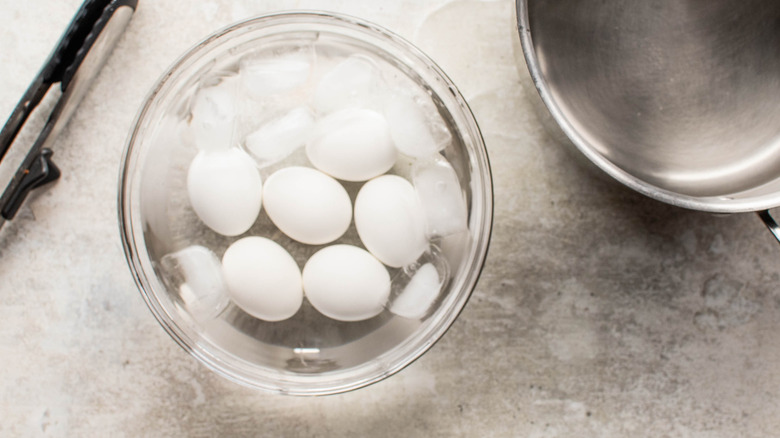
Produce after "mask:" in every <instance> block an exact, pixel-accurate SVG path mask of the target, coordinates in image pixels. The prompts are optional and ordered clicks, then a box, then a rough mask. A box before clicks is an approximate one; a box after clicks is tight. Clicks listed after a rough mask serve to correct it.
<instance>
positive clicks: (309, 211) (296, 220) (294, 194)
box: [263, 167, 352, 245]
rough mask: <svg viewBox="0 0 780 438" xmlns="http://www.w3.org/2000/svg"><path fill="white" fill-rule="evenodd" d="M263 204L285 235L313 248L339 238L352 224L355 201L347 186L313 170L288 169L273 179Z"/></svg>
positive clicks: (275, 174) (265, 191) (269, 180)
mask: <svg viewBox="0 0 780 438" xmlns="http://www.w3.org/2000/svg"><path fill="white" fill-rule="evenodd" d="M263 204H264V206H265V211H266V213H268V217H269V218H271V221H272V222H273V223H274V225H276V226H277V227H278V228H279V229H280V230H281V231H282V232H283V233H284V234H286V235H288V236H290V237H291V238H293V239H295V240H297V241H299V242H301V243H306V244H309V245H322V244H324V243H328V242H332V241H334V240H336V239H338V238H339V237H341V235H342V234H344V232H345V231H347V228H349V224H350V222H351V221H352V202H351V201H350V200H349V195H348V194H347V191H346V190H345V189H344V187H343V186H342V185H341V184H340V183H339V182H338V181H336V180H335V179H333V178H331V177H329V176H328V175H325V174H324V173H322V172H320V171H319V170H315V169H312V168H309V167H287V168H284V169H281V170H277V171H276V172H274V173H273V174H272V175H271V176H269V177H268V179H267V180H266V182H265V185H264V187H263Z"/></svg>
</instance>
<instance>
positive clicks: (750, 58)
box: [516, 0, 780, 240]
mask: <svg viewBox="0 0 780 438" xmlns="http://www.w3.org/2000/svg"><path fill="white" fill-rule="evenodd" d="M516 10H517V25H518V31H519V34H520V40H521V44H522V48H523V53H524V55H525V59H526V64H527V66H528V69H529V71H530V73H531V77H532V79H533V81H534V84H535V86H536V88H537V89H538V91H539V94H540V95H541V97H542V100H543V101H544V103H545V105H546V106H547V108H548V109H549V111H550V113H551V114H552V116H553V118H554V119H555V121H556V122H557V123H558V125H559V126H560V127H561V128H562V129H563V131H564V132H565V133H566V135H567V136H568V137H569V139H571V141H572V142H573V143H574V145H575V146H576V147H577V148H578V149H579V150H580V152H582V153H583V154H584V155H585V156H586V157H587V158H589V159H590V160H591V161H592V162H593V163H595V164H596V165H597V166H598V167H600V168H601V169H602V170H603V171H605V172H606V173H607V174H609V175H611V176H612V177H614V178H615V179H617V180H618V181H620V182H621V183H623V184H625V185H627V186H628V187H630V188H632V189H634V190H636V191H638V192H640V193H643V194H645V195H647V196H650V197H652V198H655V199H658V200H660V201H663V202H667V203H669V204H673V205H676V206H680V207H684V208H689V209H695V210H701V211H708V212H717V213H737V212H746V211H756V212H758V213H759V216H760V217H761V218H762V219H763V220H764V222H765V223H766V224H767V226H768V227H769V229H770V231H772V232H773V234H774V235H775V237H776V238H777V239H778V240H780V228H779V227H778V225H777V224H776V222H775V221H774V220H773V219H772V217H771V215H770V214H769V212H768V209H770V208H773V207H777V206H780V1H777V0H706V1H705V0H604V1H599V2H594V1H585V0H516Z"/></svg>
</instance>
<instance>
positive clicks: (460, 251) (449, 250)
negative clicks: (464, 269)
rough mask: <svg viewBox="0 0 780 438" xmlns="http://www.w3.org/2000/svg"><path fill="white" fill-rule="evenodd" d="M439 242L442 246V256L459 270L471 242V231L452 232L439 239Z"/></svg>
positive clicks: (448, 263)
mask: <svg viewBox="0 0 780 438" xmlns="http://www.w3.org/2000/svg"><path fill="white" fill-rule="evenodd" d="M437 244H438V246H439V248H441V256H442V258H444V259H445V260H446V261H447V265H448V266H450V267H451V268H452V269H453V270H458V269H460V265H461V263H463V260H464V259H465V256H466V254H467V249H468V247H469V245H470V244H471V233H469V232H468V231H461V232H460V233H455V234H450V235H448V236H445V237H442V238H441V239H438V240H437Z"/></svg>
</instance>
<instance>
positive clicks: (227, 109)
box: [190, 77, 236, 150]
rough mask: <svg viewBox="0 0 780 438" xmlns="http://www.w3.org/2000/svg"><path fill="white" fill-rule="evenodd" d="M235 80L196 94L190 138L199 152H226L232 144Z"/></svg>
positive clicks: (229, 80) (229, 79)
mask: <svg viewBox="0 0 780 438" xmlns="http://www.w3.org/2000/svg"><path fill="white" fill-rule="evenodd" d="M235 84H236V82H235V79H234V78H232V77H231V78H228V77H226V78H223V79H222V80H220V81H219V82H218V83H217V84H216V85H212V86H206V87H203V88H201V89H199V90H198V92H197V94H196V95H195V98H194V100H193V104H192V110H191V113H192V119H191V120H190V126H191V128H192V138H193V139H194V142H195V146H197V147H198V149H201V150H218V149H227V148H229V147H231V146H232V143H233V128H234V126H235V119H236V87H235Z"/></svg>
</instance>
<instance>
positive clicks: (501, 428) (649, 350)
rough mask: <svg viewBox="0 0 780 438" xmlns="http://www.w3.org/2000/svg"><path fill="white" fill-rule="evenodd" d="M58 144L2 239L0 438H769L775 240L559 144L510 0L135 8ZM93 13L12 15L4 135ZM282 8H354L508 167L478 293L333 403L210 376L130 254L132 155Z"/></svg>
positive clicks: (0, 71) (165, 1) (776, 311)
mask: <svg viewBox="0 0 780 438" xmlns="http://www.w3.org/2000/svg"><path fill="white" fill-rule="evenodd" d="M140 2H141V5H140V8H139V11H138V13H137V14H136V16H135V17H134V18H133V21H132V23H131V25H130V27H129V29H128V31H127V33H126V35H125V36H124V38H123V39H122V40H121V42H120V43H119V46H118V47H117V49H116V51H115V53H114V55H113V56H112V58H111V59H110V61H109V63H108V65H107V66H106V67H105V69H104V70H103V71H102V73H101V74H100V77H99V78H98V80H97V81H96V82H95V84H94V88H93V89H92V90H91V91H90V93H89V95H87V97H86V99H85V100H84V102H83V103H82V105H81V107H80V108H79V110H78V112H77V113H76V115H75V117H74V118H73V119H72V121H71V123H70V124H69V126H68V127H67V129H66V130H65V131H64V132H63V134H62V136H61V137H60V138H59V140H58V141H57V143H56V144H55V146H54V149H55V154H56V159H57V162H58V164H59V165H60V167H61V169H62V171H63V177H62V178H61V179H60V180H59V181H58V182H57V183H56V185H55V186H54V187H52V188H51V189H49V190H47V191H45V192H44V193H42V194H40V195H39V196H37V197H36V198H35V199H34V200H32V202H29V203H27V204H26V206H25V207H24V209H23V210H22V212H21V213H20V215H19V216H18V218H17V219H16V220H14V221H13V222H10V223H8V224H6V226H5V227H4V228H3V229H2V230H1V231H0V436H79V437H87V436H107V435H110V436H117V437H118V436H231V437H232V436H339V437H342V436H355V437H364V436H375V437H384V436H387V437H390V436H393V437H395V436H409V437H415V436H419V437H431V436H496V437H503V436H507V437H509V436H512V437H514V436H518V437H603V438H612V437H655V438H658V437H707V438H715V437H723V438H732V437H774V436H778V434H779V433H780V432H779V431H780V337H778V333H780V275H778V274H779V273H780V247H778V245H777V243H776V242H775V241H774V240H773V239H772V238H771V237H770V235H769V234H768V233H767V232H766V230H765V229H764V227H763V225H761V223H760V222H759V220H758V219H757V218H756V217H755V215H752V214H741V215H731V216H713V215H709V214H703V213H697V212H690V211H685V210H681V209H678V208H674V207H670V206H667V205H664V204H660V203H658V202H656V201H652V200H650V199H646V198H644V197H642V196H641V195H638V194H635V193H634V192H631V191H629V190H628V189H625V188H623V187H622V186H619V185H617V184H615V183H612V182H610V181H607V180H605V179H603V178H600V177H599V176H597V175H598V174H597V173H593V172H592V171H591V170H590V169H588V168H586V167H583V166H582V165H581V164H578V160H576V159H575V158H574V156H573V155H570V153H569V152H568V151H567V150H566V148H565V147H563V146H562V145H561V144H560V143H559V142H557V141H556V140H554V138H555V136H553V135H551V134H549V133H548V132H547V131H546V130H545V129H544V128H543V123H542V118H540V116H538V115H537V113H536V112H535V109H534V108H536V103H538V97H537V96H536V95H535V94H534V92H533V91H532V90H531V91H529V90H528V87H527V86H524V84H525V85H527V84H528V76H527V73H526V72H525V70H524V69H525V66H524V65H523V64H522V61H516V58H515V56H514V54H513V50H514V49H513V43H514V39H515V38H516V36H515V34H514V29H513V18H512V16H513V13H514V10H513V8H514V2H512V1H508V0H500V1H477V0H453V1H448V0H429V1H416V0H398V1H390V2H388V1H384V2H375V1H370V2H369V1H357V0H340V1H339V0H329V1H325V0H320V1H313V0H311V1H304V0H300V1H293V0H270V1H254V0H252V1H250V0H236V1H228V0H221V1H198V2H184V1H174V0H140ZM79 4H80V1H79V0H35V1H31V2H20V1H13V0H0V20H2V26H0V79H2V84H3V86H2V87H0V116H2V119H3V120H4V119H5V118H6V117H7V115H8V114H9V113H10V111H11V109H12V108H13V105H14V104H15V103H16V101H17V100H18V98H19V97H20V96H21V94H22V92H23V90H24V89H25V88H26V86H27V84H28V82H29V81H30V80H31V79H32V77H33V76H34V74H35V73H36V72H37V69H38V68H39V67H40V65H41V63H42V62H43V60H44V59H45V57H46V56H47V55H48V53H49V51H50V50H51V47H52V46H53V44H54V42H55V41H56V39H57V38H58V37H59V35H60V33H61V32H62V30H63V29H64V27H65V25H66V24H67V23H68V22H69V20H70V18H71V16H72V14H73V13H74V11H75V10H76V9H77V7H78V5H79ZM288 9H325V10H332V11H337V12H341V13H347V14H351V15H356V16H359V17H361V18H364V19H367V20H370V21H374V22H376V23H378V24H380V25H382V26H385V27H387V28H389V29H391V30H393V31H395V32H396V33H398V34H400V35H402V36H403V37H405V38H407V39H409V40H411V41H412V42H413V43H415V44H416V45H418V46H419V47H420V48H421V49H422V50H423V51H425V52H426V53H428V54H429V55H430V56H431V57H432V58H433V59H434V60H435V61H437V62H438V63H439V64H440V66H441V67H442V68H443V69H444V70H445V71H446V72H447V73H448V74H449V75H450V76H451V78H452V79H453V80H454V81H455V83H456V84H457V85H458V86H459V88H460V90H461V91H462V93H463V94H464V95H465V97H466V98H467V100H468V102H469V104H470V105H471V108H472V110H473V111H474V113H475V115H476V117H477V120H478V121H479V123H480V126H481V128H482V131H483V135H484V138H485V142H486V144H487V147H488V149H489V153H490V156H491V159H492V166H493V177H494V183H495V205H496V208H495V226H494V233H493V240H492V244H491V247H490V252H489V256H488V260H487V264H486V267H485V270H484V272H483V274H482V278H481V280H480V282H479V284H478V286H477V288H476V290H475V292H474V294H473V296H472V299H471V300H470V302H469V303H468V305H467V307H466V309H465V311H464V312H463V313H462V315H461V316H460V318H459V319H458V320H457V321H456V322H455V324H454V325H453V326H452V328H451V329H450V330H449V332H448V333H447V334H446V335H445V336H444V338H443V339H442V340H441V341H440V342H439V343H437V344H436V345H435V346H434V347H433V348H432V349H431V350H430V351H429V352H428V353H427V354H426V355H424V356H423V357H422V358H421V359H419V360H418V361H416V362H414V363H413V364H412V365H411V366H409V367H407V368H406V369H404V370H403V371H401V372H400V373H399V374H397V375H395V376H393V377H391V378H390V379H387V380H384V381H382V382H380V383H378V384H375V385H372V386H370V387H367V388H364V389H361V390H358V391H355V392H351V393H347V394H343V395H338V396H329V397H321V398H296V397H285V396H277V395H271V394H266V393H258V392H255V391H252V390H249V389H245V388H243V387H240V386H237V385H235V384H233V383H231V382H229V381H226V380H224V379H222V378H221V377H219V376H217V375H215V374H213V373H212V372H210V371H208V370H207V369H206V368H205V367H204V366H202V365H200V364H199V363H198V362H197V361H196V360H195V359H193V358H192V357H190V356H189V355H188V354H187V353H185V352H184V351H183V350H182V349H181V348H179V347H178V346H177V345H176V343H175V342H173V341H172V340H171V339H170V338H169V337H168V335H167V334H165V332H164V331H163V330H162V328H161V327H160V326H159V325H158V324H157V322H156V321H155V320H154V318H153V316H152V314H151V312H149V311H148V310H147V308H146V306H145V304H144V302H143V300H142V299H141V297H140V295H139V293H138V292H137V290H136V287H135V285H134V283H133V280H132V277H131V275H130V273H129V270H128V268H127V266H126V263H125V260H124V255H123V251H122V247H121V243H120V239H119V232H118V225H117V214H116V192H117V175H118V169H119V163H120V159H121V154H122V150H123V148H124V142H125V139H126V136H127V133H128V130H129V129H130V126H131V123H132V121H133V118H134V117H135V114H136V111H137V109H138V108H139V106H140V104H141V102H142V100H143V99H144V96H145V95H146V93H147V91H148V90H149V88H150V87H151V86H152V84H153V83H154V81H155V80H156V79H157V78H158V76H159V75H160V74H161V73H162V72H163V71H164V69H165V68H166V67H167V66H168V65H169V64H171V63H172V62H173V61H174V59H175V58H176V57H177V56H178V55H179V54H180V53H182V52H183V51H184V50H185V49H187V48H188V47H190V46H191V45H192V44H194V43H195V42H197V41H198V40H200V39H201V38H203V37H205V36H206V35H208V34H209V33H211V32H213V31H214V30H217V29H219V28H221V27H223V26H225V25H227V24H229V23H231V22H233V21H236V20H239V19H242V18H247V17H250V16H253V15H258V14H263V13H268V12H272V11H279V10H288Z"/></svg>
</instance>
